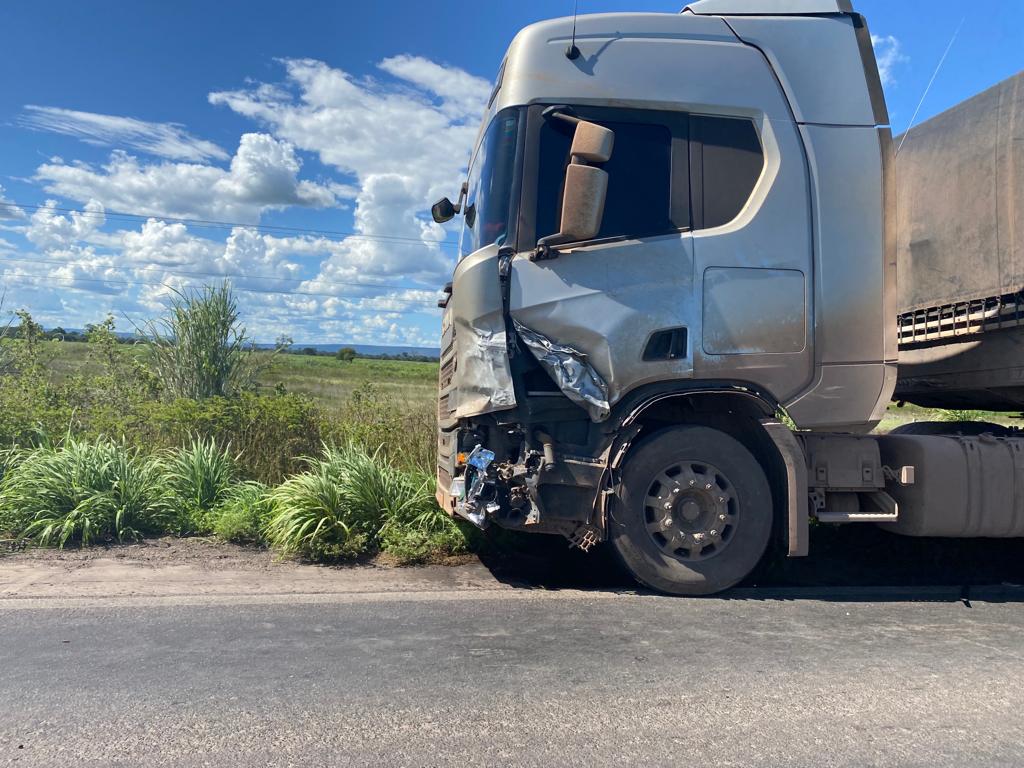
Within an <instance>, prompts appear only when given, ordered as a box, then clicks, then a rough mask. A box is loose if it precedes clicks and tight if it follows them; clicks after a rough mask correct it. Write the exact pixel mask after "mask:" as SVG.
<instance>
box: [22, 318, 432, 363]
mask: <svg viewBox="0 0 1024 768" xmlns="http://www.w3.org/2000/svg"><path fill="white" fill-rule="evenodd" d="M98 327H99V326H97V325H96V324H95V323H87V324H86V326H85V328H83V329H78V328H71V329H65V328H61V327H60V326H59V325H58V326H56V327H55V328H50V329H44V330H43V332H42V336H43V337H44V338H46V339H49V340H53V339H56V340H58V341H83V342H84V341H88V340H89V334H90V333H92V332H93V331H94V330H96V329H97V328H98ZM6 337H7V338H9V339H17V338H19V337H20V330H19V327H18V326H17V325H12V326H11V327H10V328H8V329H7V333H6ZM113 337H114V340H115V341H116V342H117V343H118V344H135V343H138V342H140V341H142V342H145V341H148V339H147V338H146V337H145V336H142V335H140V334H137V333H135V334H133V333H114V334H113ZM282 346H283V349H282V350H281V351H282V352H285V353H286V354H289V355H309V356H312V357H336V358H338V359H339V360H343V361H348V360H355V359H356V358H357V357H361V358H363V359H366V360H406V361H409V362H414V363H433V362H437V359H438V356H437V355H420V354H416V353H413V352H396V353H394V354H389V353H387V352H376V353H370V352H358V351H356V350H355V349H353V348H352V347H342V348H341V349H339V350H337V351H336V352H330V351H328V350H323V349H317V348H316V347H299V346H296V345H294V344H291V345H287V346H285V345H282ZM269 348H270V347H268V349H269Z"/></svg>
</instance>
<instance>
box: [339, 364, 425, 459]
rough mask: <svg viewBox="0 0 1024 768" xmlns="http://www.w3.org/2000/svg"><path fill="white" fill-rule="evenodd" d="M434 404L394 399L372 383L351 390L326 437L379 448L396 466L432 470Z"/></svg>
mask: <svg viewBox="0 0 1024 768" xmlns="http://www.w3.org/2000/svg"><path fill="white" fill-rule="evenodd" d="M436 408H437V406H436V405H435V404H434V403H433V402H425V403H419V402H417V403H407V402H401V403H399V402H396V400H395V399H394V398H393V397H391V396H390V395H388V394H386V393H384V392H382V391H381V390H380V388H378V387H376V386H374V385H373V384H364V385H362V386H360V387H358V388H357V389H355V390H354V391H353V392H352V395H351V396H350V397H349V400H348V402H347V403H345V406H344V407H343V408H342V411H341V414H340V416H339V418H338V420H337V421H335V422H333V423H332V424H331V425H330V427H329V430H328V434H326V435H325V437H326V438H327V439H328V440H330V439H331V438H334V439H335V440H337V441H338V442H341V441H348V442H352V443H355V444H357V445H359V446H361V447H362V448H363V449H365V450H366V451H368V452H370V453H373V452H374V451H378V450H379V451H382V452H383V455H384V456H385V457H386V458H387V459H388V460H389V461H390V462H392V463H393V464H394V465H395V466H398V467H401V468H403V469H409V470H418V471H421V472H428V473H432V472H433V471H434V469H435V465H436V455H437V413H436Z"/></svg>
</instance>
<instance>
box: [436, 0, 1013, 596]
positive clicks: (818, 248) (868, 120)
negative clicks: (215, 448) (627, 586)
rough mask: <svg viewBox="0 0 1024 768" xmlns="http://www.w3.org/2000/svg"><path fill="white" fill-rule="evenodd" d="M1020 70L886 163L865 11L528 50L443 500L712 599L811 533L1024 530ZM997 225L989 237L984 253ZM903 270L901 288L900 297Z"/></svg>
mask: <svg viewBox="0 0 1024 768" xmlns="http://www.w3.org/2000/svg"><path fill="white" fill-rule="evenodd" d="M1022 94H1024V87H1022V85H1021V79H1020V77H1019V76H1018V77H1017V78H1015V79H1011V80H1010V81H1007V82H1006V83H1004V84H1002V85H1000V86H997V88H995V89H993V90H992V91H990V92H986V93H985V94H982V95H980V96H978V97H976V98H977V101H974V100H971V101H969V102H967V103H965V104H963V105H960V106H959V107H958V108H956V109H954V110H952V111H951V112H949V113H945V114H943V115H940V116H939V117H937V118H935V119H934V120H932V121H929V122H928V123H925V124H923V125H921V126H918V127H916V128H915V129H914V133H913V134H912V135H911V136H910V137H909V140H908V141H907V142H906V144H905V146H904V148H903V151H902V152H901V153H900V155H899V157H898V158H897V157H896V154H895V151H894V141H893V137H892V133H891V130H890V127H889V118H888V114H887V109H886V104H885V99H884V96H883V92H882V86H881V82H880V78H879V73H878V68H877V64H876V61H875V57H874V53H873V50H872V44H871V36H870V33H869V31H868V27H867V24H866V22H865V20H864V18H863V17H862V16H860V15H858V14H857V13H856V12H854V10H853V8H852V6H851V4H850V2H849V0H695V1H694V2H691V3H690V4H689V5H687V6H686V7H685V8H684V9H683V10H682V11H681V12H680V13H679V14H649V13H623V14H594V15H584V16H580V17H579V18H565V19H555V20H550V21H544V22H541V23H537V24H534V25H531V26H529V27H526V28H525V29H523V30H522V31H520V32H519V33H518V34H517V35H516V37H515V39H514V40H513V42H512V43H511V45H510V47H509V49H508V51H507V53H506V55H505V57H504V60H503V62H502V64H501V67H500V69H499V71H498V75H497V78H496V81H495V84H494V88H493V91H492V92H491V94H490V98H489V100H488V103H487V108H486V113H485V116H484V119H483V122H482V127H481V129H480V132H479V136H478V139H477V141H476V145H475V148H474V149H473V152H472V155H471V157H472V159H471V161H470V165H469V170H468V175H467V179H466V181H465V183H463V184H462V187H461V191H460V194H459V195H458V197H457V200H456V202H454V203H453V202H452V201H451V200H450V199H449V198H444V199H442V200H440V201H438V202H437V203H436V204H435V205H434V206H433V208H432V215H433V218H434V220H435V221H437V222H446V221H450V220H452V219H453V218H454V217H455V216H457V215H458V216H461V219H462V229H461V236H460V242H459V261H458V263H457V265H456V267H455V269H454V273H453V276H452V280H451V282H450V283H449V284H448V285H447V286H446V287H445V292H444V297H443V298H442V299H441V300H440V301H439V305H440V306H442V307H443V310H444V311H443V317H442V328H441V334H442V335H441V359H440V372H439V387H438V414H437V415H438V467H437V499H438V502H439V503H440V504H441V506H442V507H443V508H444V509H446V510H448V511H449V512H450V513H451V514H452V515H457V516H460V517H462V518H464V519H466V520H469V521H471V522H472V523H474V524H476V525H478V526H481V527H486V526H490V525H496V526H500V527H504V528H508V529H513V530H519V531H533V532H537V533H546V534H556V535H561V536H564V537H565V538H566V539H567V540H568V541H569V543H570V545H572V546H577V547H580V548H581V549H583V550H589V549H590V548H591V547H593V546H595V545H597V544H602V545H603V546H608V547H610V548H611V550H612V551H613V552H614V553H615V554H616V556H617V557H618V559H619V560H620V561H621V562H622V564H623V565H624V566H625V568H626V569H627V570H628V571H629V572H630V573H631V574H632V575H633V576H634V577H635V578H636V580H637V581H638V582H640V583H641V584H643V585H646V586H649V587H651V588H654V589H656V590H660V591H663V592H667V593H672V594H680V595H702V594H712V593H715V592H718V591H721V590H724V589H727V588H728V587H730V586H733V585H735V584H736V583H738V582H739V581H741V580H742V579H743V578H744V577H746V576H748V575H749V574H750V573H751V572H752V570H753V569H754V568H755V567H756V566H757V565H758V563H759V562H761V561H762V559H763V558H764V557H765V556H766V552H769V551H778V550H781V551H782V552H784V553H785V554H786V555H788V556H791V557H799V556H803V555H806V554H807V553H808V549H809V530H810V525H811V521H812V520H813V521H816V523H815V524H833V523H834V524H852V523H868V524H873V525H879V526H882V527H884V528H886V529H888V530H890V531H892V532H894V533H897V534H903V535H910V536H940V537H1019V536H1024V438H1022V437H1020V436H1018V435H1017V433H1016V431H1015V430H1012V429H1008V428H1005V427H1000V426H998V425H993V424H985V423H951V422H936V423H924V424H920V423H919V424H914V425H910V428H908V429H898V430H894V431H893V432H892V433H890V434H885V435H883V434H876V433H873V432H872V430H873V429H874V428H875V427H876V426H877V425H878V424H879V421H880V420H881V419H882V417H883V415H884V414H885V412H886V409H887V406H888V405H889V403H890V402H891V400H892V399H893V398H894V397H895V398H896V399H897V401H899V402H911V403H919V404H923V405H926V406H928V407H936V408H964V407H971V408H978V407H984V408H991V409H997V410H1019V409H1020V408H1021V407H1022V404H1024V385H1022V384H1021V381H1022V380H1024V376H1022V374H1024V358H1022V357H1021V351H1020V350H1021V339H1022V338H1024V337H1021V336H1020V335H1019V332H1020V329H1021V327H1022V326H1024V312H1022V311H1021V306H1020V305H1021V288H1022V287H1024V285H1022V283H1024V261H1022V256H1024V250H1022V248H1021V238H1022V235H1021V232H1022V229H1021V228H1016V229H1015V228H1014V224H1015V222H1016V210H1017V207H1019V206H1020V204H1021V202H1022V200H1024V196H1022V190H1024V174H1022V173H1021V168H1022V167H1024V166H1022V165H1021V163H1022V157H1024V155H1022V154H1021V148H1022V147H1024V143H1022V131H1024V121H1022V120H1021V118H1022V117H1024V109H1022ZM996 230H998V231H996ZM897 277H899V279H900V282H899V283H898V282H897Z"/></svg>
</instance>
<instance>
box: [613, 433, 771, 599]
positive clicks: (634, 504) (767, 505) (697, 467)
mask: <svg viewBox="0 0 1024 768" xmlns="http://www.w3.org/2000/svg"><path fill="white" fill-rule="evenodd" d="M610 528H611V535H610V538H611V543H612V548H613V549H614V551H615V552H616V554H617V555H618V556H619V558H620V560H621V561H622V562H623V564H624V565H625V566H626V568H627V569H628V570H629V571H630V573H632V574H633V577H634V578H635V579H636V580H637V581H639V582H640V583H642V584H645V585H646V586H649V587H652V588H654V589H657V590H660V591H662V592H669V593H671V594H676V595H709V594H713V593H715V592H719V591H721V590H723V589H727V588H729V587H731V586H733V585H734V584H736V583H737V582H738V581H740V580H741V579H743V577H745V576H746V575H747V574H749V573H750V572H751V571H752V570H753V569H754V567H755V566H756V565H757V563H758V561H759V560H760V559H761V556H762V555H763V554H764V551H765V548H766V547H767V546H768V540H769V538H770V537H771V530H772V497H771V490H770V488H769V486H768V480H767V478H766V477H765V473H764V470H763V469H762V468H761V465H760V464H759V463H758V461H757V459H755V458H754V456H753V454H751V453H750V451H748V450H747V449H746V448H745V447H744V446H743V445H742V444H741V443H739V442H738V441H737V440H735V439H734V438H732V437H730V436H729V435H727V434H725V433H724V432H719V431H718V430H716V429H710V428H708V427H701V426H682V427H671V428H669V429H664V430H662V431H660V432H657V433H655V434H654V435H652V436H651V437H650V438H648V439H647V440H645V441H644V442H643V443H641V444H640V445H638V446H637V447H636V449H635V450H634V451H632V452H631V453H630V454H629V456H628V457H627V458H626V464H625V466H624V467H623V471H622V482H621V483H620V485H619V493H618V498H617V502H616V504H615V512H614V520H613V522H612V524H611V526H610Z"/></svg>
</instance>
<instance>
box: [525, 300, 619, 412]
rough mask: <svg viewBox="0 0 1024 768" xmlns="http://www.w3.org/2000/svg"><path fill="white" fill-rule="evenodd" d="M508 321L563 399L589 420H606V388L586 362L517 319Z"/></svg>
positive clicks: (581, 355)
mask: <svg viewBox="0 0 1024 768" xmlns="http://www.w3.org/2000/svg"><path fill="white" fill-rule="evenodd" d="M512 322H513V323H514V324H515V327H516V333H517V334H518V335H519V338H520V339H522V341H523V343H524V344H526V346H527V347H528V348H529V350H530V352H532V353H533V356H534V357H535V358H537V361H538V362H539V363H540V364H541V365H542V366H543V367H544V370H546V371H547V372H548V373H549V374H550V375H551V377H552V378H553V379H554V380H555V383H556V384H558V388H559V389H561V390H562V392H563V393H564V394H565V396H566V397H568V398H569V399H570V400H572V401H573V402H574V403H576V404H578V405H579V406H581V407H582V408H583V409H584V410H586V412H587V413H588V414H589V415H590V419H591V421H595V422H600V421H604V420H605V419H607V418H608V415H609V414H610V413H611V406H610V405H609V403H608V385H607V384H606V383H605V380H604V379H603V378H602V377H601V374H599V373H598V372H597V371H596V370H594V367H593V366H592V365H591V364H590V363H589V362H587V356H586V355H585V354H584V353H582V352H580V351H579V350H577V349H574V348H572V347H568V346H565V345H564V344H559V343H557V342H555V341H552V340H551V339H549V338H548V337H547V336H544V335H543V334H540V333H537V332H536V331H533V330H531V329H529V328H527V327H526V326H525V325H523V324H522V323H520V322H519V321H518V320H515V319H513V320H512Z"/></svg>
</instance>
